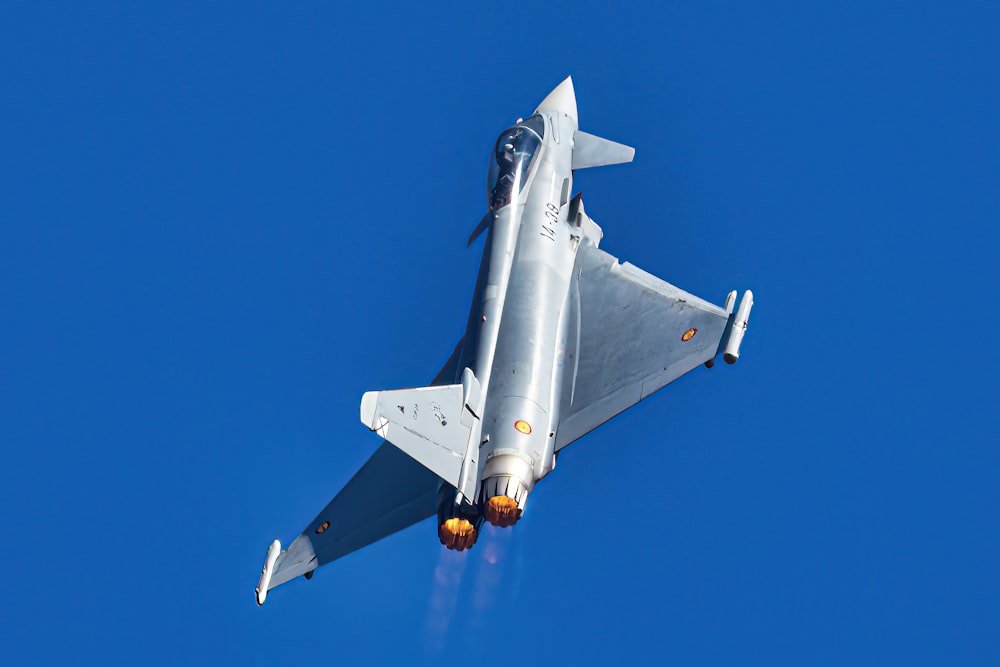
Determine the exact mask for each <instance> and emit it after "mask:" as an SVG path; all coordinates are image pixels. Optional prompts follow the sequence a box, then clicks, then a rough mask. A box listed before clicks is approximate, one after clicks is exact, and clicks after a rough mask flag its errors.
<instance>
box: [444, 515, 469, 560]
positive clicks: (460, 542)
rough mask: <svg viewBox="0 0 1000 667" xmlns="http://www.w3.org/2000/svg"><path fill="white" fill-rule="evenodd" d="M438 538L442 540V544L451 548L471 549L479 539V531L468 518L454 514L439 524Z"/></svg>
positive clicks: (459, 549)
mask: <svg viewBox="0 0 1000 667" xmlns="http://www.w3.org/2000/svg"><path fill="white" fill-rule="evenodd" d="M438 538H439V539H440V540H441V544H443V545H444V546H446V547H447V548H449V549H454V550H455V551H465V550H466V549H471V548H472V545H473V544H475V543H476V540H477V539H479V531H478V530H476V526H475V525H474V524H473V523H472V522H471V521H469V520H468V519H463V518H462V517H458V516H453V517H451V518H450V519H445V520H444V522H443V523H442V524H441V525H440V526H438Z"/></svg>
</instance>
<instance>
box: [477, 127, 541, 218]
mask: <svg viewBox="0 0 1000 667" xmlns="http://www.w3.org/2000/svg"><path fill="white" fill-rule="evenodd" d="M544 136H545V120H544V119H543V118H542V117H541V116H540V115H537V114H536V115H534V116H532V117H531V118H528V119H526V120H523V121H521V122H519V123H518V124H517V125H515V126H514V127H512V128H510V129H509V130H504V131H503V133H502V134H501V135H500V138H498V139H497V143H496V145H495V146H494V147H493V155H492V157H491V159H490V170H489V173H488V174H487V176H486V191H487V196H488V198H489V207H490V210H491V211H496V210H498V209H501V208H503V207H504V206H507V205H508V204H510V203H511V201H512V200H513V198H514V196H515V195H517V194H518V193H520V192H521V188H523V187H524V183H525V181H526V180H527V179H528V173H529V171H530V170H531V163H532V161H533V160H534V158H535V155H536V154H537V153H538V149H539V147H540V146H541V145H542V137H544Z"/></svg>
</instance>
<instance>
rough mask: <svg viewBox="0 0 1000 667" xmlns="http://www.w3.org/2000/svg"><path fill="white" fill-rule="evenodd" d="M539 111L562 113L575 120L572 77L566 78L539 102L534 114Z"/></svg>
mask: <svg viewBox="0 0 1000 667" xmlns="http://www.w3.org/2000/svg"><path fill="white" fill-rule="evenodd" d="M539 111H558V112H559V113H564V114H566V115H567V116H569V117H570V118H572V119H573V120H577V115H576V91H575V90H573V77H571V76H568V77H566V79H565V80H563V82H562V83H560V84H559V85H558V86H556V87H555V90H553V91H552V92H551V93H549V94H548V95H546V97H545V99H544V100H542V101H541V103H540V104H539V105H538V108H537V109H535V113H538V112H539Z"/></svg>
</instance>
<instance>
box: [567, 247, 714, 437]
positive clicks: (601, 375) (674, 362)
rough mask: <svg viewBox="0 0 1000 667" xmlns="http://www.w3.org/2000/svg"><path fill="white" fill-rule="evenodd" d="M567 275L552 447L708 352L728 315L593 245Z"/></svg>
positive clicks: (683, 370) (640, 396)
mask: <svg viewBox="0 0 1000 667" xmlns="http://www.w3.org/2000/svg"><path fill="white" fill-rule="evenodd" d="M573 281H574V285H573V290H572V292H571V296H570V298H571V299H572V300H573V304H572V308H571V309H570V315H571V319H570V322H569V327H568V335H567V341H566V347H567V359H566V362H565V363H566V365H565V370H564V376H563V379H564V381H563V397H562V404H561V411H560V414H561V417H560V422H559V432H558V435H557V436H556V449H557V450H558V449H560V448H562V447H565V446H566V445H568V444H570V443H571V442H573V441H574V440H576V439H577V438H580V437H581V436H583V435H585V434H587V433H589V432H590V431H592V430H593V429H595V428H597V427H598V426H600V425H601V424H603V423H604V422H606V421H607V420H609V419H611V418H612V417H614V416H615V415H617V414H618V413H620V412H622V411H624V410H626V409H627V408H629V407H631V406H633V405H635V404H636V403H638V402H639V401H641V400H642V399H644V398H646V397H647V396H649V395H650V394H652V393H653V392H655V391H656V390H658V389H660V388H662V387H664V386H665V385H667V384H669V383H670V382H673V381H674V380H676V379H677V378H679V377H680V376H682V375H684V374H685V373H687V372H688V371H691V370H693V369H695V368H697V367H698V366H699V365H700V364H703V363H705V362H706V361H709V360H710V359H714V358H715V355H716V353H717V351H718V350H719V342H720V341H721V340H722V337H723V335H724V334H725V333H726V331H727V325H728V323H729V319H730V313H729V312H728V311H727V310H725V309H723V308H720V307H718V306H715V305H712V304H710V303H708V302H707V301H704V300H702V299H699V298H698V297H696V296H694V295H692V294H688V293H687V292H685V291H683V290H681V289H679V288H677V287H675V286H674V285H671V284H670V283H668V282H665V281H663V280H660V279H659V278H657V277H656V276H653V275H651V274H649V273H646V272H645V271H642V270H641V269H639V268H637V267H635V266H633V265H631V264H628V263H624V264H621V263H619V261H618V259H617V258H615V257H612V256H611V255H609V254H608V253H606V252H604V251H603V250H599V249H598V248H597V247H595V246H593V245H586V246H584V247H581V248H580V250H579V253H578V254H577V261H576V267H575V268H574V271H573ZM731 301H732V299H729V302H730V307H731Z"/></svg>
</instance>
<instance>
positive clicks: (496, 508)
mask: <svg viewBox="0 0 1000 667" xmlns="http://www.w3.org/2000/svg"><path fill="white" fill-rule="evenodd" d="M483 516H485V517H486V520H487V521H489V522H490V523H492V524H493V525H494V526H497V527H498V528H508V527H510V526H513V525H514V524H515V523H517V520H518V519H520V518H521V508H519V507H518V506H517V501H516V500H514V499H513V498H511V497H510V496H493V497H492V498H490V499H489V500H487V501H486V507H484V508H483Z"/></svg>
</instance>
